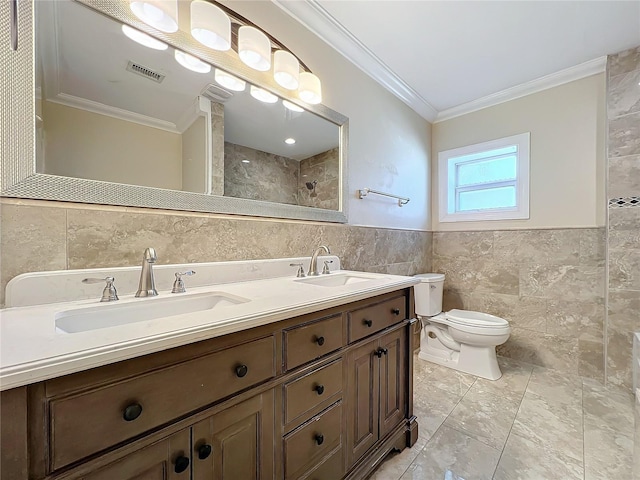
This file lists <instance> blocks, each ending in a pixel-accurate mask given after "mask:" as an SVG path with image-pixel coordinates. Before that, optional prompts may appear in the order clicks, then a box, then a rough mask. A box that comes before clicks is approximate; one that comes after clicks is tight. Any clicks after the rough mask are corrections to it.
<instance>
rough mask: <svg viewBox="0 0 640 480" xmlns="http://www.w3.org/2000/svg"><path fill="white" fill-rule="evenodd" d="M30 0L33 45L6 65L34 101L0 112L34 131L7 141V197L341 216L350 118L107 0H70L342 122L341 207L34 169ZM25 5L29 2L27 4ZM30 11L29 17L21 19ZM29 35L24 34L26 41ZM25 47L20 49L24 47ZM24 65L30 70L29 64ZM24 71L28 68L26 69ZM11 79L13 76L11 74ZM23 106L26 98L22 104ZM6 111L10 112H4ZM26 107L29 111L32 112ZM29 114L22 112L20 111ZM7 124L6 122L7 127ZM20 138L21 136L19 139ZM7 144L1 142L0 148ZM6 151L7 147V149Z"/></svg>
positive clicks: (230, 55) (10, 123) (327, 218)
mask: <svg viewBox="0 0 640 480" xmlns="http://www.w3.org/2000/svg"><path fill="white" fill-rule="evenodd" d="M33 1H35V0H32V1H28V2H20V3H21V4H22V5H21V7H22V8H21V9H20V14H21V15H22V19H21V20H22V21H21V23H22V24H24V23H23V22H24V21H26V22H28V24H29V25H31V30H32V31H31V32H30V34H29V35H26V34H25V32H24V30H23V32H21V33H22V37H21V38H22V49H23V50H24V49H25V43H26V44H27V45H26V47H28V49H30V52H28V53H29V55H25V57H29V59H30V62H24V61H22V62H20V65H15V64H14V65H13V66H12V65H11V63H13V62H9V65H8V70H11V69H12V67H13V69H15V68H16V67H17V68H18V69H19V70H23V71H20V72H18V73H19V74H20V75H18V76H21V77H22V78H29V82H30V83H31V88H29V85H28V83H29V82H26V83H27V84H26V85H25V83H24V82H22V84H21V85H15V83H12V84H11V89H12V90H14V89H15V90H21V91H22V90H23V89H26V90H27V91H26V92H24V93H22V92H21V95H25V96H27V97H28V98H29V101H30V103H31V107H30V108H27V109H26V110H27V111H24V110H23V111H21V112H20V113H21V115H20V117H21V118H17V119H16V118H15V117H14V118H11V115H5V114H4V113H5V112H4V111H3V115H2V127H3V128H2V129H3V131H5V132H9V131H13V130H14V129H15V128H16V127H18V129H20V128H23V129H25V130H26V129H30V130H31V131H30V132H29V131H25V132H20V134H19V135H17V138H15V139H14V141H15V143H14V145H13V147H14V148H10V149H9V150H11V153H12V154H11V155H10V156H5V155H3V157H4V158H3V159H2V168H1V172H0V180H1V191H0V194H1V195H2V196H4V197H17V198H31V199H39V200H57V201H68V202H78V203H91V204H101V205H120V206H130V207H148V208H158V209H167V210H183V211H195V212H206V213H219V214H235V215H249V216H258V217H274V218H287V219H298V220H312V221H324V222H336V223H346V222H347V214H346V203H347V202H346V201H345V194H346V192H347V150H348V137H349V119H348V118H347V117H346V116H344V115H342V114H340V113H338V112H336V111H334V110H332V109H330V108H329V107H327V106H325V105H322V104H319V105H307V104H305V103H303V102H301V101H300V100H299V99H297V98H295V97H293V96H292V95H291V93H290V92H289V91H288V90H285V89H283V88H281V87H280V86H279V85H277V84H276V83H275V82H274V81H273V80H272V77H271V75H270V72H258V71H256V70H253V69H251V68H249V67H247V66H246V65H245V64H244V63H242V61H241V60H240V58H239V57H238V55H237V53H236V52H235V51H234V50H233V49H231V50H229V51H228V52H218V51H215V50H211V49H208V48H207V47H205V46H204V45H201V44H200V43H199V42H197V41H196V40H195V39H193V38H192V37H191V35H189V34H188V33H187V32H184V31H181V30H178V31H177V32H176V33H172V34H166V33H163V32H159V31H156V30H154V29H153V28H152V27H149V26H148V25H146V24H145V23H143V22H141V21H140V20H139V19H138V18H137V17H135V16H134V15H133V14H132V13H131V11H130V9H129V8H128V2H126V1H123V0H120V1H104V0H74V1H76V2H78V3H81V4H83V5H85V6H87V7H90V8H92V9H93V10H95V11H96V12H97V13H100V14H103V15H106V16H108V17H110V18H112V19H114V20H116V21H118V22H121V23H125V24H128V25H130V26H132V27H134V28H137V29H138V30H141V31H143V32H146V33H148V34H150V35H152V36H154V37H156V38H158V39H160V40H162V41H163V42H165V43H167V44H169V45H170V46H172V47H174V48H178V49H180V50H184V51H186V52H188V53H190V54H192V55H194V56H196V57H198V58H200V59H202V60H203V61H206V62H208V63H210V64H212V65H213V66H218V67H220V68H222V69H224V70H227V71H229V72H230V73H232V74H233V75H235V76H237V77H239V78H242V79H243V80H245V81H247V82H249V83H252V84H254V85H257V86H260V87H262V88H264V89H266V90H268V91H270V92H272V93H274V94H276V95H278V96H279V97H281V98H284V99H286V100H289V101H290V102H292V103H295V104H297V105H300V106H301V107H303V108H304V109H305V110H307V111H309V112H311V113H314V114H316V115H318V116H320V117H322V118H324V119H326V120H328V121H330V122H332V123H334V124H336V125H337V126H338V128H339V132H340V133H339V149H340V169H339V174H340V179H341V181H340V188H339V202H338V205H339V208H338V210H325V209H319V208H313V207H305V206H300V205H289V204H283V203H272V202H265V201H260V200H250V199H243V198H235V197H224V196H218V195H206V194H200V193H192V192H183V191H178V190H168V189H161V188H154V187H144V186H136V185H127V184H120V183H111V182H105V181H99V180H88V179H81V178H72V177H63V176H57V175H49V174H44V173H38V172H36V159H35V146H34V141H35V140H34V137H35V121H34V118H35V107H34V104H35V89H34V84H33V82H34V77H35V61H34V60H35V54H34V50H35V42H36V34H35V31H33V30H34V25H35V21H34V14H35V9H34V3H33ZM25 4H27V5H28V7H27V8H24V7H26V6H27V5H25ZM25 16H28V18H25ZM25 40H26V41H25ZM23 54H24V52H23ZM26 69H28V70H26ZM25 70H26V71H25ZM11 78H12V79H13V77H11ZM14 82H15V80H14ZM23 105H24V103H23ZM7 113H8V112H7ZM29 113H31V115H30V116H29ZM23 115H24V116H25V117H26V118H22V116H23ZM7 127H11V128H7ZM23 142H24V143H23ZM3 150H4V149H3ZM4 153H7V152H4Z"/></svg>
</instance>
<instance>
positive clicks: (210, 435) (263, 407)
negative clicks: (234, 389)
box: [192, 390, 275, 480]
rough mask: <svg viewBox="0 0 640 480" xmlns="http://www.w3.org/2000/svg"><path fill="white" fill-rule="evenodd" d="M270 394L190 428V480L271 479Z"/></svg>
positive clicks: (271, 418) (272, 452)
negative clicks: (191, 463) (191, 436)
mask: <svg viewBox="0 0 640 480" xmlns="http://www.w3.org/2000/svg"><path fill="white" fill-rule="evenodd" d="M273 402H274V399H273V391H272V390H271V391H268V392H265V393H263V394H261V395H257V396H255V397H253V398H251V399H249V400H247V401H244V402H242V403H239V404H238V405H235V406H233V407H230V408H228V409H227V410H224V411H222V412H220V413H218V414H216V415H213V416H212V417H210V418H208V419H206V420H203V421H201V422H199V423H197V424H195V425H194V426H193V451H192V457H193V480H212V479H215V480H259V479H262V480H267V479H272V478H273V477H274V469H273V467H274V463H273V457H274V448H275V442H274V434H275V425H274V406H273Z"/></svg>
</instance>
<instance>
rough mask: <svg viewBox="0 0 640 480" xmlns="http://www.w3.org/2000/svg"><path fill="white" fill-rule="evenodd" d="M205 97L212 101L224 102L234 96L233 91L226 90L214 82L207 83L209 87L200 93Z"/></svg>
mask: <svg viewBox="0 0 640 480" xmlns="http://www.w3.org/2000/svg"><path fill="white" fill-rule="evenodd" d="M200 95H202V96H203V97H206V98H208V99H209V100H211V101H212V102H218V103H224V102H226V101H227V100H229V99H230V98H231V97H233V93H231V92H229V91H227V90H225V89H224V88H220V87H218V86H217V85H214V84H213V83H210V84H209V85H207V87H206V88H205V89H204V90H203V91H202V93H201V94H200Z"/></svg>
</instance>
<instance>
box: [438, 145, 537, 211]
mask: <svg viewBox="0 0 640 480" xmlns="http://www.w3.org/2000/svg"><path fill="white" fill-rule="evenodd" d="M529 143H530V132H527V133H521V134H518V135H512V136H510V137H505V138H499V139H496V140H491V141H489V142H483V143H476V144H475V145H468V146H466V147H460V148H454V149H451V150H445V151H442V152H439V153H438V184H439V188H438V190H439V202H438V203H439V205H438V210H439V220H440V221H441V222H474V221H484V220H521V219H528V218H529V156H530V154H529ZM512 145H515V146H517V147H518V150H517V155H516V158H517V165H516V180H515V187H516V206H515V207H506V208H492V209H483V210H475V211H464V212H456V211H455V174H454V175H451V174H450V173H451V171H452V170H453V171H454V172H455V168H456V166H457V165H458V164H459V163H460V164H461V163H463V162H459V163H456V162H455V161H453V159H454V158H456V157H460V156H463V155H470V154H474V153H481V152H485V151H488V150H495V149H498V148H504V147H509V146H512ZM509 184H513V182H512V181H511V182H509ZM491 186H494V187H495V186H500V185H498V183H496V184H492V185H491ZM474 190H478V189H474Z"/></svg>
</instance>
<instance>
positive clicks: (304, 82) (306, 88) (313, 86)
mask: <svg viewBox="0 0 640 480" xmlns="http://www.w3.org/2000/svg"><path fill="white" fill-rule="evenodd" d="M298 96H299V97H300V99H302V100H303V101H305V102H307V103H310V104H312V105H314V104H317V103H320V102H321V101H322V87H321V85H320V79H319V78H318V77H316V76H315V75H314V74H313V73H310V72H302V73H301V74H300V88H299V89H298Z"/></svg>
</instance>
